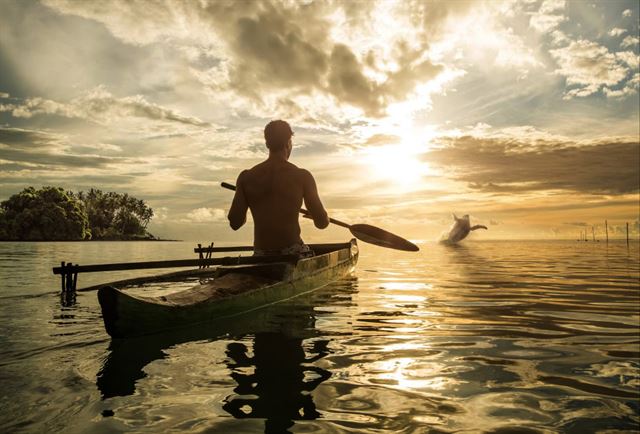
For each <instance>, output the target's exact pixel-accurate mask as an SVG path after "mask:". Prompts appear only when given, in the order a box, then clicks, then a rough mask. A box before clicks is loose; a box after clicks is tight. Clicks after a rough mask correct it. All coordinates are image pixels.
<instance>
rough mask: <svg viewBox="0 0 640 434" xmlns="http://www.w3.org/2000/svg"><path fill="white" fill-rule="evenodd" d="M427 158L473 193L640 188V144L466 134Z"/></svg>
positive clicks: (609, 191) (606, 191)
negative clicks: (539, 139)
mask: <svg viewBox="0 0 640 434" xmlns="http://www.w3.org/2000/svg"><path fill="white" fill-rule="evenodd" d="M424 159H425V160H426V161H428V162H429V164H431V165H438V166H440V167H441V168H443V170H446V171H448V172H450V176H451V177H452V178H453V179H456V180H458V181H463V182H466V183H467V184H468V186H469V187H470V188H471V189H472V190H479V191H484V192H496V193H503V192H505V193H512V192H528V191H531V192H532V191H543V190H565V191H574V192H581V193H593V194H624V193H633V192H637V191H638V190H639V188H640V186H639V179H638V167H640V146H639V144H638V142H637V141H631V140H618V141H616V140H610V141H606V140H601V141H599V142H597V143H594V144H590V145H584V144H580V143H575V142H571V141H565V142H559V141H544V140H542V141H536V142H533V143H527V142H523V141H521V140H519V139H518V136H512V137H511V138H493V137H484V138H483V137H474V136H463V137H459V138H456V139H450V143H449V144H448V145H447V146H444V147H442V148H439V149H434V150H433V151H431V152H429V153H427V154H426V155H425V156H424Z"/></svg>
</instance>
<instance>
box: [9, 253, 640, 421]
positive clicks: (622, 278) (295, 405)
mask: <svg viewBox="0 0 640 434" xmlns="http://www.w3.org/2000/svg"><path fill="white" fill-rule="evenodd" d="M192 248H193V245H192V243H161V242H158V243H149V242H147V243H144V242H142V243H0V275H1V280H0V281H1V282H2V287H1V289H0V382H1V383H0V384H1V390H0V410H1V411H0V432H15V431H20V432H55V431H64V432H98V433H99V432H114V431H115V432H118V431H136V432H163V431H170V430H173V431H194V432H200V431H206V432H223V433H245V432H247V433H250V432H264V431H266V432H284V431H287V430H288V431H290V432H323V433H334V432H382V431H394V432H406V433H422V432H425V433H427V432H433V433H441V432H492V433H498V432H500V433H503V432H504V433H506V432H521V433H537V432H545V433H546V432H572V433H590V432H603V433H604V432H621V431H629V432H634V431H637V430H638V428H639V421H640V403H639V398H640V396H639V392H638V390H639V388H640V377H639V373H640V360H639V357H640V337H639V333H640V317H639V307H640V306H639V305H640V295H639V294H640V287H639V265H638V262H639V254H638V244H637V243H632V245H631V247H630V248H627V246H626V244H624V243H617V242H616V243H610V244H609V245H608V246H607V245H605V244H604V243H578V242H569V241H566V242H563V241H553V242H543V241H540V242H529V241H517V242H516V241H514V242H506V241H501V242H496V241H474V240H470V241H469V242H467V243H466V244H463V245H461V246H459V247H446V246H441V245H438V244H435V243H426V244H424V245H422V246H421V248H422V250H421V252H419V253H417V254H412V253H401V252H394V251H389V250H384V249H380V248H377V247H373V246H369V245H364V244H361V256H360V262H359V264H358V267H357V269H356V271H355V273H354V274H353V275H352V276H349V277H348V278H345V279H344V280H342V281H339V282H336V283H334V284H331V285H329V286H327V287H325V288H322V289H319V290H317V291H315V292H313V293H310V294H307V295H303V296H300V297H297V298H295V299H291V300H289V301H286V302H283V303H279V304H276V305H273V306H271V307H269V308H265V309H262V310H259V311H257V312H253V313H251V314H249V315H246V316H245V317H240V318H235V319H233V320H228V321H226V323H225V324H213V325H208V326H199V327H197V328H192V329H187V330H182V331H180V332H176V333H171V334H166V333H165V334H164V335H162V336H155V337H152V338H149V337H147V338H145V339H135V340H124V341H112V340H111V339H110V338H109V336H108V335H107V334H106V332H105V331H104V327H103V324H102V320H101V313H100V307H99V305H98V302H97V299H96V294H95V293H79V294H78V295H77V297H76V298H75V299H71V298H61V296H60V294H59V289H58V288H59V285H60V284H59V281H58V280H57V278H56V277H55V276H53V275H52V274H51V267H53V266H55V265H58V264H59V262H60V261H61V260H65V261H71V262H74V263H75V262H80V263H82V264H90V263H101V262H122V261H141V260H156V259H157V260H160V259H178V258H187V257H191V256H192V253H190V252H192ZM134 273H136V274H134ZM143 273H144V272H142V273H141V272H122V273H112V274H111V275H107V274H103V273H95V274H87V275H81V276H80V281H79V286H88V285H91V284H97V283H100V282H104V281H105V280H115V279H119V278H124V277H129V276H133V275H140V274H143ZM146 273H147V274H151V273H153V270H151V271H147V272H146Z"/></svg>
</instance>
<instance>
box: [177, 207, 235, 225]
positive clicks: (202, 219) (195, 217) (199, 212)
mask: <svg viewBox="0 0 640 434" xmlns="http://www.w3.org/2000/svg"><path fill="white" fill-rule="evenodd" d="M226 218H227V213H226V211H225V210H223V209H220V208H197V209H194V210H193V211H191V212H189V213H188V214H187V218H186V221H188V222H192V223H212V222H222V221H226Z"/></svg>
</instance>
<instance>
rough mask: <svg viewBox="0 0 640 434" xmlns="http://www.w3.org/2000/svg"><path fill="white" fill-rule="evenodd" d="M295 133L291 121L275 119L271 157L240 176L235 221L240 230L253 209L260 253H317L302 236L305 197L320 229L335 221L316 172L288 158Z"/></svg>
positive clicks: (268, 132) (269, 130)
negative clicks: (300, 218)
mask: <svg viewBox="0 0 640 434" xmlns="http://www.w3.org/2000/svg"><path fill="white" fill-rule="evenodd" d="M292 137H293V131H292V130H291V126H289V124H288V123H287V122H285V121H282V120H277V121H271V122H269V123H268V124H267V126H266V127H265V129H264V139H265V142H266V145H267V148H268V149H269V157H268V158H267V159H266V160H265V161H263V162H262V163H260V164H258V165H256V166H254V167H252V168H251V169H248V170H243V171H242V172H241V173H240V175H239V176H238V180H237V181H236V193H235V196H234V197H233V202H232V204H231V209H230V210H229V215H228V218H229V224H230V226H231V228H232V229H233V230H238V229H239V228H240V227H242V225H244V223H245V222H246V219H247V209H250V210H251V215H252V216H253V222H254V230H253V239H254V241H253V247H254V254H255V255H259V256H262V255H289V254H291V255H293V254H297V255H300V256H311V255H312V254H313V253H311V251H310V250H309V247H308V246H307V245H305V244H304V242H303V241H302V238H300V225H299V223H298V214H299V212H300V208H301V207H302V202H303V201H304V204H305V207H306V208H307V210H308V211H309V214H310V216H309V218H312V219H313V222H314V224H315V226H316V227H317V228H319V229H324V228H326V227H327V226H328V225H329V216H328V215H327V212H326V211H325V209H324V207H323V206H322V202H321V201H320V197H319V196H318V189H317V187H316V182H315V180H314V179H313V176H312V175H311V173H310V172H309V171H307V170H305V169H301V168H299V167H297V166H296V165H294V164H291V163H290V162H289V161H288V160H289V156H290V155H291V148H292V142H291V138H292Z"/></svg>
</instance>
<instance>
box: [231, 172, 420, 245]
mask: <svg viewBox="0 0 640 434" xmlns="http://www.w3.org/2000/svg"><path fill="white" fill-rule="evenodd" d="M221 185H222V187H224V188H227V189H229V190H232V191H236V187H235V185H233V184H229V183H227V182H223V183H222V184H221ZM300 213H301V214H302V215H304V216H305V217H307V218H312V217H311V214H310V213H309V211H307V210H306V209H304V208H303V209H301V210H300ZM329 222H330V223H333V224H334V225H338V226H342V227H343V228H347V229H349V231H350V232H351V234H352V235H353V236H354V237H356V238H357V239H359V240H360V241H364V242H365V243H369V244H374V245H376V246H381V247H387V248H390V249H397V250H404V251H407V252H417V251H418V250H420V248H419V247H418V246H416V245H415V244H413V243H412V242H411V241H409V240H405V239H404V238H402V237H399V236H397V235H395V234H392V233H391V232H389V231H385V230H384V229H380V228H377V227H375V226H371V225H367V224H355V225H350V224H347V223H344V222H341V221H340V220H336V219H332V218H330V219H329Z"/></svg>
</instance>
